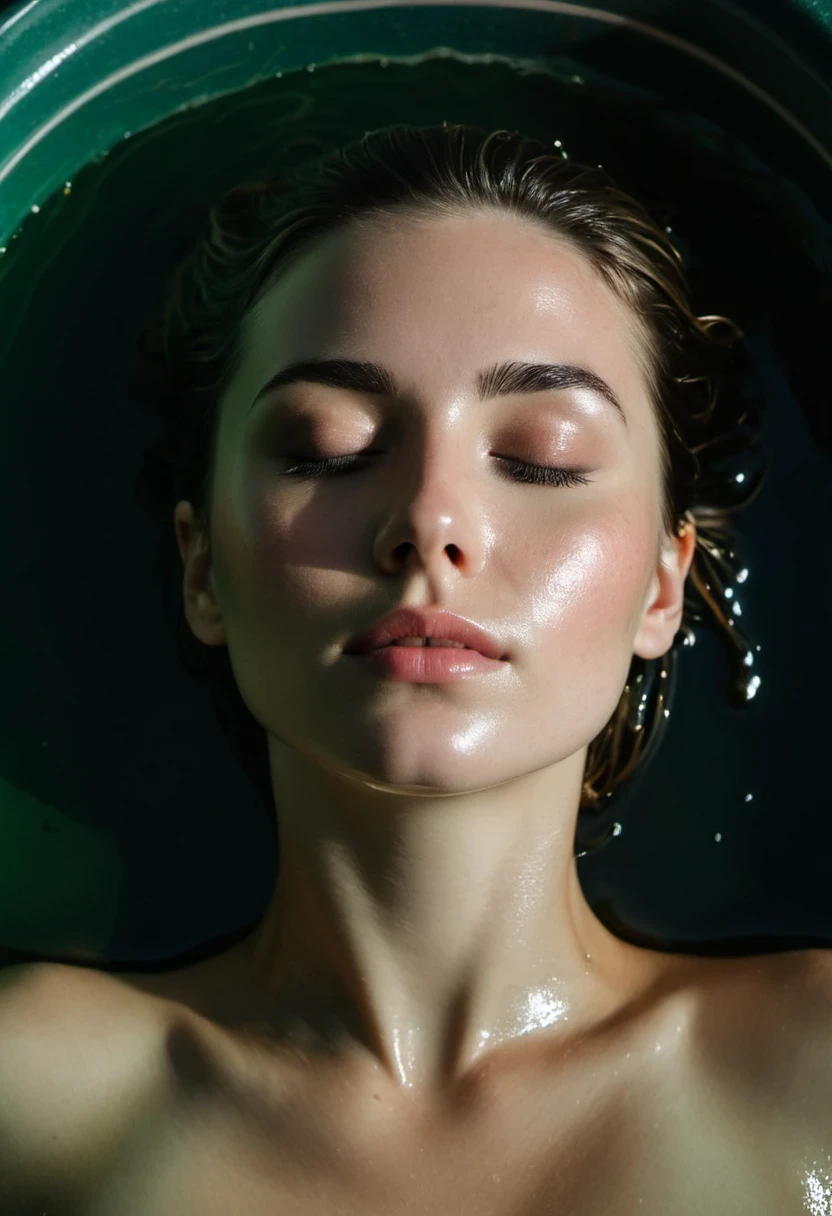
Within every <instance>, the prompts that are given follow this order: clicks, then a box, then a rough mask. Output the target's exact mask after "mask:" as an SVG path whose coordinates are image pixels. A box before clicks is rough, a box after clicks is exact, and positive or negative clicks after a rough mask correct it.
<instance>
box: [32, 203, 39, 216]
mask: <svg viewBox="0 0 832 1216" xmlns="http://www.w3.org/2000/svg"><path fill="white" fill-rule="evenodd" d="M32 211H33V212H34V214H35V215H37V213H38V212H39V211H40V207H39V206H38V205H37V203H35V205H34V207H33V208H32Z"/></svg>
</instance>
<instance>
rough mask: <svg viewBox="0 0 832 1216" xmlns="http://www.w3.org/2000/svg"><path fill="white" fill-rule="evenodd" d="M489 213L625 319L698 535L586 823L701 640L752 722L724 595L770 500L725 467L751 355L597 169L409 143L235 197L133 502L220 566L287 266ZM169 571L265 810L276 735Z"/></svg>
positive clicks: (542, 153)
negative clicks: (215, 551)
mask: <svg viewBox="0 0 832 1216" xmlns="http://www.w3.org/2000/svg"><path fill="white" fill-rule="evenodd" d="M489 209H490V210H492V211H497V212H501V213H509V214H512V215H515V216H518V217H521V218H523V219H525V220H527V221H531V222H533V223H535V224H537V225H539V226H542V227H543V228H544V229H545V230H547V231H548V232H550V233H553V234H555V235H556V236H558V237H559V238H561V239H563V240H565V241H567V242H570V243H571V246H572V247H573V248H574V249H575V250H576V251H577V252H578V253H580V254H581V255H583V257H584V258H585V259H586V261H587V262H589V263H590V265H591V266H592V267H594V269H595V271H596V272H597V273H598V274H599V275H600V276H601V279H602V280H603V281H604V283H605V284H606V285H607V286H608V287H609V288H610V289H611V290H612V291H613V292H614V293H615V294H616V295H617V296H618V298H619V299H621V300H623V301H624V302H625V303H626V304H627V305H629V307H630V309H631V312H632V315H633V317H634V318H635V321H636V327H637V332H639V333H640V334H641V336H642V339H643V341H642V342H641V344H640V346H641V348H642V349H641V358H642V364H643V371H644V374H645V377H646V381H647V384H648V387H649V391H650V396H651V399H652V403H653V405H654V407H655V413H656V418H657V421H658V424H659V433H660V454H661V474H662V512H661V518H662V526H663V529H664V532H665V534H666V535H674V534H675V535H678V534H679V531H680V528H681V527H682V526H683V524H684V521H685V520H686V519H690V520H692V521H693V522H694V523H695V524H696V528H697V539H696V551H695V555H694V558H693V562H692V565H691V569H690V571H689V574H688V579H687V582H686V586H685V605H684V613H683V618H682V626H681V628H680V630H679V633H677V636H676V638H675V639H674V642H673V645H672V646H671V648H670V650H669V651H668V653H667V654H666V655H664V656H662V657H661V658H659V659H653V660H643V659H641V658H640V656H637V655H634V656H633V660H632V665H631V668H630V672H629V675H628V679H627V682H626V685H625V688H624V690H623V692H622V695H621V698H620V701H619V703H618V705H617V707H616V709H615V712H614V713H613V715H612V717H611V718H610V720H609V722H608V723H607V724H606V725H605V726H604V728H603V729H602V730H601V731H600V733H599V734H598V735H597V736H596V738H595V739H593V740H592V741H591V743H590V745H589V748H588V754H587V761H586V766H585V771H584V781H583V788H582V795H581V810H598V809H599V808H601V807H602V806H603V805H605V804H606V802H607V800H608V799H609V798H610V797H612V795H613V794H614V792H615V791H616V790H617V789H618V788H620V787H621V786H622V785H623V784H624V783H625V782H627V781H629V780H630V779H631V778H632V776H633V774H634V772H635V771H636V769H637V768H638V767H639V765H640V764H642V763H643V762H644V760H645V759H646V757H647V756H648V755H649V754H650V752H651V751H652V750H653V748H654V747H655V745H656V742H657V740H658V738H659V736H660V735H661V733H662V731H663V726H664V719H665V718H666V717H667V714H668V711H667V704H668V701H669V698H670V691H671V686H672V680H671V679H669V678H668V677H670V676H672V675H673V672H674V670H675V653H676V650H677V647H678V645H680V644H691V643H692V641H693V640H694V637H695V635H694V634H693V631H692V628H691V625H692V623H693V622H704V623H706V624H707V625H709V626H711V627H713V628H715V629H716V631H717V632H718V633H719V635H720V636H721V638H722V639H723V641H724V643H725V646H726V649H727V654H728V659H729V662H730V664H731V668H732V678H731V680H730V681H729V685H728V695H729V698H730V699H731V701H732V702H733V703H734V704H735V705H742V704H745V703H747V702H748V701H749V700H750V699H751V697H752V696H753V692H752V691H750V689H751V682H752V676H751V672H750V668H751V666H752V664H753V655H752V649H751V646H750V645H749V643H748V640H747V639H746V638H745V637H744V635H743V633H742V631H741V630H740V629H739V628H738V626H737V623H736V621H735V619H734V617H733V615H732V611H731V609H732V603H731V598H730V597H731V595H732V594H733V592H732V589H731V587H730V584H731V583H733V582H734V580H735V579H736V577H737V574H738V573H739V572H738V570H737V556H736V553H735V551H734V548H733V546H734V544H735V541H736V538H735V536H734V535H733V534H732V531H731V526H730V516H731V515H732V514H733V513H734V512H735V511H737V510H739V509H740V508H742V507H744V506H746V505H748V503H749V502H750V501H751V499H752V498H753V497H754V496H755V494H756V492H757V491H758V489H759V484H757V485H754V484H753V479H751V484H748V485H747V486H746V490H745V493H744V495H743V496H742V497H740V496H738V493H737V484H738V482H740V481H742V478H738V477H736V476H731V475H729V474H728V473H726V471H725V466H724V461H725V459H726V458H730V457H731V455H732V454H733V455H737V454H738V453H741V452H743V451H744V450H746V449H747V447H748V445H749V443H750V442H751V441H752V439H751V438H750V436H752V432H754V430H755V428H758V427H759V417H758V414H759V405H758V404H755V402H754V401H747V400H745V399H744V398H743V394H742V392H741V385H742V384H743V382H744V379H745V377H746V371H747V354H746V349H745V343H744V341H743V339H744V337H745V335H744V333H743V331H742V330H741V329H740V328H739V326H738V325H736V324H735V323H734V322H732V321H730V320H729V319H728V318H726V317H722V316H696V315H695V314H694V312H693V305H692V300H691V289H690V286H689V283H688V279H687V275H686V272H685V270H684V267H683V261H682V257H681V255H680V254H679V252H678V251H677V249H676V247H675V246H674V244H673V242H672V241H671V239H670V236H669V235H668V232H667V231H665V229H664V228H663V227H662V226H661V225H660V224H659V223H658V222H657V221H656V220H654V219H653V218H652V217H651V215H650V214H649V212H648V210H647V209H646V207H645V206H643V205H642V204H641V203H639V202H637V201H636V200H635V199H634V198H632V197H631V196H630V195H629V194H626V193H625V192H623V191H622V190H621V189H619V188H618V187H617V185H616V183H615V182H614V181H613V179H612V178H611V177H610V175H609V174H608V173H607V172H606V171H605V170H603V169H602V168H601V166H597V167H594V166H589V165H586V164H581V163H579V162H576V161H574V160H571V159H569V158H568V157H567V156H566V155H565V154H564V153H563V152H561V151H559V150H558V148H557V147H555V148H554V150H552V149H550V148H547V146H545V145H544V144H542V143H541V142H540V141H538V140H535V139H531V138H528V137H526V136H524V135H522V134H520V133H518V132H515V131H506V130H500V131H494V132H488V131H486V130H484V129H482V128H480V127H477V126H472V125H468V124H453V123H448V122H445V123H442V124H440V125H435V126H428V127H414V126H408V125H401V124H399V125H394V126H390V127H386V128H383V129H381V130H376V131H372V132H368V133H367V134H365V135H364V137H363V138H361V139H358V140H355V141H353V142H351V143H349V144H346V145H345V146H342V147H340V148H338V149H336V150H334V151H330V152H327V153H325V154H323V155H318V156H317V157H315V158H314V159H313V160H310V161H308V162H306V163H305V164H303V165H301V166H300V167H299V168H296V169H294V170H292V172H291V173H290V174H289V176H288V178H285V177H284V176H283V175H282V173H281V171H280V170H277V171H275V172H269V173H268V174H265V175H264V176H263V179H262V180H256V181H248V182H245V183H243V184H241V185H238V186H236V187H235V188H234V189H232V190H230V191H229V192H228V193H226V194H225V195H224V196H223V197H222V198H221V199H220V200H219V201H218V202H217V203H216V204H215V205H214V206H213V207H212V208H211V209H210V211H209V213H208V215H207V217H206V221H205V227H204V230H203V232H202V233H201V234H200V236H199V239H198V240H197V241H196V243H195V244H194V245H193V247H192V248H191V249H190V251H189V252H188V253H187V255H186V256H185V257H184V258H183V259H182V260H181V261H180V262H179V263H178V265H177V266H176V267H175V269H174V270H173V271H172V274H171V276H170V280H169V282H168V284H167V295H166V298H165V300H164V304H163V306H162V308H161V310H160V311H159V313H158V315H157V316H156V317H155V318H154V319H153V321H152V322H151V324H150V325H149V326H148V328H147V329H146V331H145V333H144V334H143V336H142V341H141V343H140V348H139V354H138V358H137V363H136V368H135V379H134V384H135V385H136V386H137V387H138V389H139V392H140V394H141V395H142V397H143V398H144V400H145V401H146V402H147V403H148V405H149V406H150V408H152V409H153V410H155V411H156V415H157V418H160V419H161V421H162V422H163V424H164V426H163V432H162V435H161V438H160V439H159V440H158V441H157V442H156V443H154V444H153V445H152V446H151V447H150V448H149V449H148V450H147V452H146V453H145V456H144V463H143V465H142V468H141V470H140V472H139V476H138V478H137V482H136V487H135V489H136V492H137V494H138V496H139V497H140V498H141V500H142V501H143V502H144V504H145V505H146V506H147V507H148V508H150V509H151V510H152V511H153V512H154V513H155V515H156V517H157V524H158V525H159V526H160V527H161V528H162V529H163V530H164V531H165V532H166V533H167V537H162V539H161V545H162V547H165V546H170V545H171V544H174V546H175V535H172V533H173V527H172V524H173V508H174V506H175V504H176V503H177V502H178V501H180V500H181V499H187V500H188V501H190V502H191V503H192V505H193V508H194V524H195V527H196V528H198V529H199V530H200V531H201V532H202V533H203V536H204V541H205V544H206V546H207V549H208V552H210V525H211V504H212V487H213V480H214V469H215V457H216V435H217V429H218V428H217V421H218V413H219V409H218V406H219V402H220V399H221V397H222V395H223V393H224V391H225V389H226V388H227V386H228V385H229V383H230V382H231V380H232V379H233V377H234V375H235V373H236V371H237V369H238V367H239V363H240V358H241V341H240V339H241V327H242V324H243V322H244V320H245V318H246V317H247V315H248V313H249V310H250V309H251V308H252V307H253V305H255V304H256V303H257V301H258V300H259V299H260V298H261V296H262V295H263V293H264V292H265V291H266V290H267V288H269V287H270V286H271V285H272V284H273V283H274V281H275V280H276V278H278V277H279V275H280V273H281V272H282V271H284V270H285V269H286V267H287V265H288V264H289V263H290V261H291V259H292V258H293V257H296V256H299V255H301V254H302V253H303V252H304V251H306V250H309V248H310V246H311V245H312V244H313V242H315V240H316V239H317V238H319V237H322V236H323V235H324V234H326V233H329V232H332V231H334V230H338V229H343V228H345V227H346V226H348V225H349V224H350V223H351V222H352V221H356V222H361V221H362V220H363V219H364V218H371V217H373V216H391V215H399V214H407V215H408V216H413V217H417V216H419V217H422V216H424V217H431V216H437V217H442V216H451V215H459V214H465V213H466V212H469V211H476V212H482V211H488V210H489ZM752 437H753V436H752ZM659 539H660V538H658V537H657V542H658V540H659ZM657 552H658V549H657ZM175 561H176V564H177V565H178V571H179V576H180V579H179V586H180V594H179V595H178V611H177V612H176V621H175V633H176V640H177V645H178V650H179V655H180V658H181V660H182V662H183V664H184V666H185V668H186V670H187V671H188V672H189V673H190V674H191V675H192V676H193V677H194V678H196V679H198V680H203V681H207V682H208V685H209V687H210V690H211V694H212V698H213V701H214V709H215V712H216V714H217V717H218V720H219V722H220V725H221V726H222V728H223V730H224V731H225V732H226V734H227V735H228V736H229V738H230V739H231V742H232V744H233V745H234V747H235V749H236V750H237V752H238V755H239V757H240V759H241V761H242V763H243V766H244V768H245V769H246V770H247V771H248V773H249V775H250V776H251V777H252V779H253V780H254V782H255V784H256V785H257V787H258V788H259V789H260V791H261V793H262V795H263V796H264V798H266V799H268V800H269V801H271V798H272V795H271V784H270V776H269V770H268V760H267V750H266V736H265V731H264V729H263V728H262V727H261V726H260V725H259V723H257V722H256V720H255V719H254V717H253V715H252V714H251V713H250V711H249V710H248V708H247V706H246V705H245V704H244V702H243V700H242V697H241V696H240V694H239V690H238V689H237V686H236V683H235V681H234V678H233V674H232V672H231V667H230V662H229V658H228V653H227V648H226V647H224V646H222V647H208V646H205V645H203V644H202V643H201V642H199V641H198V640H197V639H196V638H195V637H194V635H193V634H192V632H191V630H190V627H189V625H188V623H187V620H186V618H185V615H184V606H183V604H182V596H181V560H180V559H179V555H178V551H176V557H175ZM739 581H742V577H740V579H739ZM726 592H727V594H726Z"/></svg>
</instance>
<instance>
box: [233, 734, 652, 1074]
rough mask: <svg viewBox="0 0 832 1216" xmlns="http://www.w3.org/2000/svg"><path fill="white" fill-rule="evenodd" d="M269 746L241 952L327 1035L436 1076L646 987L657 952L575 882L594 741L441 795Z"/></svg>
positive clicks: (588, 1017)
mask: <svg viewBox="0 0 832 1216" xmlns="http://www.w3.org/2000/svg"><path fill="white" fill-rule="evenodd" d="M276 748H280V750H279V751H278V753H277V755H275V754H274V753H273V754H272V773H273V776H274V783H275V791H276V798H275V801H276V805H277V807H278V820H279V840H280V868H279V875H278V881H277V885H276V889H275V892H274V896H273V899H272V901H271V904H270V906H269V908H268V910H267V913H266V916H265V918H264V920H263V922H262V924H261V925H260V926H259V928H258V930H257V932H256V934H255V935H254V936H253V938H252V939H251V941H250V943H249V947H248V950H247V952H246V966H247V970H248V971H249V973H250V977H251V978H252V979H253V980H254V981H255V982H256V983H257V985H258V987H261V988H265V989H267V990H269V992H270V993H271V994H273V995H277V996H278V997H279V1003H280V1006H281V1008H282V1009H283V1010H284V1012H285V1011H291V1018H290V1020H291V1022H292V1023H293V1024H294V1025H295V1026H302V1027H303V1028H304V1030H305V1032H306V1033H307V1034H309V1033H311V1034H312V1035H313V1037H314V1038H316V1039H318V1038H320V1039H321V1040H323V1041H325V1042H326V1043H327V1046H328V1050H330V1051H336V1052H339V1053H340V1052H342V1051H343V1052H344V1053H346V1054H353V1053H359V1054H361V1055H364V1056H366V1055H368V1054H369V1056H370V1057H371V1061H372V1063H373V1065H374V1067H376V1068H379V1067H380V1068H381V1069H382V1070H384V1071H385V1072H386V1073H387V1074H388V1075H389V1076H390V1078H391V1080H392V1081H393V1082H394V1084H395V1085H396V1086H397V1087H398V1088H401V1089H409V1090H418V1091H427V1090H436V1089H439V1088H442V1087H443V1086H444V1085H445V1084H446V1083H447V1082H449V1081H451V1080H453V1079H455V1078H458V1077H459V1076H460V1075H462V1074H464V1073H466V1072H467V1071H468V1070H469V1069H470V1068H471V1067H472V1066H473V1065H475V1064H477V1063H480V1062H481V1061H482V1059H483V1057H484V1056H487V1055H490V1053H492V1052H494V1051H495V1050H499V1049H501V1048H505V1047H507V1046H509V1045H517V1044H518V1043H519V1041H520V1040H527V1041H528V1043H529V1044H532V1043H534V1042H539V1041H540V1039H541V1036H544V1037H546V1038H547V1039H551V1038H553V1037H558V1036H562V1037H564V1038H566V1037H567V1036H574V1035H575V1034H576V1033H581V1032H583V1031H585V1030H586V1029H587V1028H588V1027H589V1026H591V1025H593V1024H597V1022H598V1021H599V1020H600V1019H601V1018H603V1017H607V1016H609V1015H610V1013H611V1012H612V1011H614V1010H615V1009H616V1008H618V1007H620V1006H621V1004H622V1003H623V1002H624V1001H626V1000H627V999H629V998H631V997H632V995H633V992H634V990H635V989H636V988H637V987H638V986H639V985H642V986H643V984H644V979H645V974H646V972H647V971H649V970H650V965H651V964H652V965H653V966H655V960H656V957H657V956H655V955H653V954H652V952H649V951H643V950H640V949H639V948H638V947H635V946H631V945H629V944H628V943H625V942H623V941H621V940H620V939H618V938H616V937H615V936H614V935H613V934H611V933H610V932H609V931H608V930H607V929H606V928H605V927H604V926H603V925H602V924H601V922H600V921H599V920H598V919H597V917H596V916H595V914H594V913H593V912H592V910H591V908H590V907H589V905H588V904H587V902H586V900H585V898H584V895H583V892H582V890H581V887H580V882H579V880H578V875H577V869H576V863H575V858H574V830H575V819H576V814H577V807H578V803H579V799H580V789H581V780H582V774H583V769H584V760H585V755H584V753H580V754H579V755H577V756H573V757H569V759H568V760H566V761H564V762H562V763H560V764H559V765H557V766H554V767H553V768H549V769H545V770H540V771H539V772H536V773H531V774H525V775H524V776H523V777H522V778H520V779H518V780H512V781H509V782H506V783H503V784H502V785H499V786H496V787H492V788H490V789H487V790H480V791H476V792H474V793H471V792H464V793H459V794H451V795H446V794H443V795H439V796H437V795H435V794H426V793H425V792H424V790H421V791H420V792H410V793H406V794H403V793H401V792H400V791H401V789H402V787H396V793H391V792H390V788H379V787H377V786H374V787H373V788H368V786H367V785H366V783H360V782H358V781H356V780H355V779H354V778H353V777H352V776H348V777H346V778H345V777H344V775H343V774H342V773H339V774H338V775H334V774H331V773H327V772H326V771H325V770H324V769H322V768H321V766H320V765H317V764H314V763H309V762H308V760H306V759H304V758H303V757H302V756H300V755H298V754H297V753H294V752H290V751H289V750H288V749H284V748H282V745H276ZM275 761H278V763H275ZM408 788H410V789H411V791H413V789H414V787H408Z"/></svg>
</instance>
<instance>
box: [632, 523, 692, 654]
mask: <svg viewBox="0 0 832 1216" xmlns="http://www.w3.org/2000/svg"><path fill="white" fill-rule="evenodd" d="M680 531H682V535H681V536H668V537H665V539H664V543H663V546H662V551H661V555H660V558H659V565H658V568H657V570H656V573H655V574H654V575H653V579H652V581H651V584H650V592H649V594H648V597H647V602H646V604H645V607H644V611H643V613H642V616H641V621H640V622H639V627H638V632H637V633H636V636H635V639H634V641H633V653H634V654H637V655H638V656H639V657H640V658H642V659H658V658H660V657H661V656H662V655H663V654H667V652H668V650H670V647H671V646H672V645H673V639H674V637H675V636H676V634H677V632H678V630H679V626H680V625H681V623H682V612H683V609H684V606H685V579H686V578H687V576H688V571H689V570H690V567H691V564H692V563H693V558H694V554H695V553H696V524H695V523H694V522H693V519H692V517H691V515H690V512H688V513H687V515H686V517H685V521H684V527H683V530H682V529H681V528H680Z"/></svg>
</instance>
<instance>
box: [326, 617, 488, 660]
mask: <svg viewBox="0 0 832 1216" xmlns="http://www.w3.org/2000/svg"><path fill="white" fill-rule="evenodd" d="M400 638H446V639H447V640H448V641H451V642H462V644H463V645H464V646H467V647H468V648H469V649H470V650H478V651H479V652H480V654H483V655H485V656H486V658H489V659H507V658H508V655H507V654H506V652H505V648H504V647H503V646H501V645H500V643H499V642H498V641H497V640H496V638H493V637H492V636H491V634H490V633H486V631H485V630H484V629H481V628H480V626H479V625H477V624H475V623H474V622H473V621H468V620H466V619H465V617H461V616H457V615H456V613H454V612H426V611H422V610H421V609H418V608H399V609H398V610H397V611H396V612H391V613H390V614H389V616H385V617H383V618H382V619H381V620H380V621H377V622H376V624H375V625H373V627H372V628H371V629H368V630H367V631H366V633H361V634H357V635H356V636H355V637H352V638H350V639H349V641H348V642H347V643H346V645H345V646H344V653H345V654H366V653H367V652H368V651H370V650H378V649H379V647H381V646H386V645H387V644H388V643H389V642H396V641H398V640H399V639H400Z"/></svg>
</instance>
